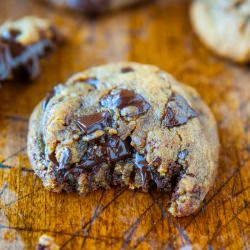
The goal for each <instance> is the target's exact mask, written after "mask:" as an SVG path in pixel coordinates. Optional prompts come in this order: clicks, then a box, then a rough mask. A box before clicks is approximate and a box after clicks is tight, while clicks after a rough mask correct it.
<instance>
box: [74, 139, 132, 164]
mask: <svg viewBox="0 0 250 250" xmlns="http://www.w3.org/2000/svg"><path fill="white" fill-rule="evenodd" d="M128 157H131V146H130V144H129V142H128V141H127V140H125V141H123V140H122V139H121V138H120V137H119V136H117V135H113V136H106V137H105V138H104V139H103V140H102V141H98V142H94V143H89V145H88V150H87V152H86V153H85V155H84V156H83V159H82V161H81V163H80V164H79V166H78V167H80V168H86V169H91V168H93V167H95V166H97V165H100V164H102V163H107V164H114V163H116V162H118V161H120V160H124V159H126V158H128Z"/></svg>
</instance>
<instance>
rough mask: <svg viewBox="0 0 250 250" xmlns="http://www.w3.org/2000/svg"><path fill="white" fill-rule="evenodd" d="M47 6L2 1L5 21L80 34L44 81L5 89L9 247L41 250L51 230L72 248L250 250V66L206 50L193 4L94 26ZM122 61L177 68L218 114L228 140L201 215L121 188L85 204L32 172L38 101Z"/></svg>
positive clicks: (3, 179) (161, 5)
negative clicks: (26, 19) (78, 75)
mask: <svg viewBox="0 0 250 250" xmlns="http://www.w3.org/2000/svg"><path fill="white" fill-rule="evenodd" d="M37 2H38V1H36V0H33V1H32V0H1V1H0V21H1V22H2V21H4V20H5V19H6V18H10V17H11V18H16V17H20V16H22V15H26V14H38V15H40V16H43V17H48V18H50V19H51V20H53V21H54V22H55V23H57V24H58V25H60V26H61V27H62V28H63V29H64V30H65V32H71V36H70V41H69V43H68V44H67V45H65V46H64V47H61V48H60V49H58V50H57V51H56V53H55V54H53V55H52V56H50V57H49V58H48V60H46V61H45V62H44V63H43V74H42V75H41V77H40V78H39V79H38V80H37V81H35V82H33V83H20V82H13V83H7V84H2V85H1V88H0V91H1V105H0V162H1V165H0V209H1V210H0V249H1V250H2V249H34V248H35V246H36V243H37V240H38V238H39V236H41V235H42V234H44V233H46V234H48V235H51V236H54V237H55V240H56V242H57V243H58V244H59V245H60V246H62V249H98V250H101V249H115V250H116V249H135V248H136V249H180V248H181V247H185V246H186V247H187V246H193V249H199V247H200V248H203V249H250V69H249V67H240V66H237V65H234V64H231V63H229V62H227V61H225V60H222V59H219V58H217V57H216V56H214V54H213V53H211V52H210V51H208V50H207V49H206V48H205V47H204V46H203V45H202V44H201V43H200V41H199V40H198V39H197V37H196V36H195V35H194V34H193V32H192V30H191V27H190V23H189V19H188V5H189V2H188V1H185V0H183V1H178V0H169V1H168V0H166V1H158V2H157V3H156V4H155V5H154V4H147V5H144V6H138V7H136V8H134V9H129V10H125V11H120V12H116V13H113V14H107V15H105V16H102V17H100V18H98V19H89V20H87V19H85V18H84V17H82V16H80V15H75V14H72V13H65V12H53V10H52V9H51V8H47V7H46V6H44V5H41V4H39V3H37ZM236 46H237V44H236ZM118 60H133V61H138V62H143V63H150V64H156V65H158V66H160V67H161V68H163V69H165V70H167V71H169V72H170V73H172V74H173V75H174V76H175V77H176V78H177V79H179V80H181V81H184V82H186V83H187V84H189V85H192V86H194V87H195V88H196V89H197V90H198V91H199V93H200V94H201V96H202V97H203V98H204V100H205V101H206V102H207V103H208V105H209V106H210V107H211V108H212V110H213V112H214V114H215V117H216V119H217V121H218V127H219V133H220V140H221V153H220V164H219V171H218V177H217V179H216V183H215V185H214V187H213V189H212V190H211V192H210V193H209V194H208V196H207V197H206V200H205V201H204V205H203V207H202V209H201V210H200V211H199V212H198V213H197V214H195V215H193V216H190V217H187V218H182V219H176V218H173V217H171V216H170V215H169V214H168V213H167V208H168V197H167V195H166V194H157V193H152V194H143V193H140V192H132V191H125V190H120V189H116V190H110V191H98V192H95V193H93V194H91V195H89V196H87V197H85V198H80V197H78V196H77V195H75V194H70V195H67V194H54V193H50V192H47V191H45V190H44V189H43V187H42V185H41V182H40V180H39V179H38V178H37V177H35V176H34V174H33V173H32V172H31V171H30V170H29V169H30V164H29V162H28V159H27V156H26V135H27V126H28V117H29V115H30V113H31V111H32V109H33V108H34V106H35V105H36V104H37V102H38V101H39V100H40V99H41V98H42V97H43V96H44V94H45V93H46V91H48V90H49V89H50V88H51V87H52V86H53V85H54V84H56V83H58V82H63V81H65V80H66V79H67V78H68V77H69V76H70V75H71V74H72V73H74V72H77V71H79V70H81V69H84V68H86V67H89V66H93V65H97V64H103V63H107V62H112V61H118ZM183 249H191V248H183Z"/></svg>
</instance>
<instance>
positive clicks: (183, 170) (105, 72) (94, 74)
mask: <svg viewBox="0 0 250 250" xmlns="http://www.w3.org/2000/svg"><path fill="white" fill-rule="evenodd" d="M218 154H219V140H218V134H217V126H216V122H215V119H214V117H213V115H212V113H211V111H210V109H209V108H208V107H207V105H206V104H205V103H204V102H203V100H202V99H201V97H200V96H199V95H198V94H197V92H196V91H195V90H194V89H193V88H191V87H188V86H186V85H184V84H182V83H180V82H178V81H177V80H175V79H174V78H173V77H172V76H171V75H169V74H168V73H166V72H164V71H162V70H161V69H159V68H158V67H155V66H150V65H143V64H138V63H126V62H124V63H114V64H107V65H104V66H99V67H94V68H90V69H88V70H86V71H83V72H80V73H78V74H75V75H73V76H72V77H71V78H70V79H69V80H68V81H67V82H66V83H65V84H60V85H57V86H55V87H54V88H53V90H51V91H50V92H49V93H48V94H47V96H46V97H45V98H44V100H42V101H41V102H40V103H39V104H38V105H37V107H36V108H35V109H34V111H33V114H32V115H31V117H30V123H29V133H28V155H29V159H30V162H31V164H32V167H33V169H34V171H35V174H36V175H37V176H38V177H39V178H40V179H41V180H42V182H43V185H44V186H45V188H46V189H48V190H50V191H54V192H61V191H63V190H64V191H66V192H78V193H79V194H80V195H87V194H88V193H90V192H93V191H95V190H97V189H99V188H104V189H108V188H111V187H114V186H119V187H126V188H130V189H140V190H142V191H144V192H148V191H149V190H151V189H157V190H158V191H159V192H167V193H169V194H170V195H171V197H172V198H171V202H170V208H169V211H170V212H171V213H172V214H173V215H174V216H178V217H181V216H187V215H190V214H192V213H194V212H195V211H197V209H199V207H200V205H201V203H202V201H203V199H204V198H205V196H206V194H207V192H208V191H209V189H210V188H211V187H212V185H213V183H214V179H215V176H216V172H217V162H218Z"/></svg>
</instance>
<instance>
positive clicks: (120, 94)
mask: <svg viewBox="0 0 250 250" xmlns="http://www.w3.org/2000/svg"><path fill="white" fill-rule="evenodd" d="M100 104H101V105H102V106H104V107H106V108H108V109H111V110H115V109H116V108H118V109H123V108H126V107H129V106H132V107H136V108H137V112H136V115H141V114H145V113H146V112H147V111H148V110H149V109H150V107H151V106H150V104H149V103H148V102H147V101H146V100H145V99H144V98H143V97H142V96H141V95H139V94H137V93H135V92H134V91H133V90H128V89H121V90H114V91H112V92H111V93H110V94H109V95H106V96H104V97H103V98H102V99H101V100H100Z"/></svg>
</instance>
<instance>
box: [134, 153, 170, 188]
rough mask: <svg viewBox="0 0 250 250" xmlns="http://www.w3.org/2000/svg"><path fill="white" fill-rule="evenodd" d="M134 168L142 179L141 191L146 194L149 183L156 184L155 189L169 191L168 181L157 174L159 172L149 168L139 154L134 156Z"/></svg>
mask: <svg viewBox="0 0 250 250" xmlns="http://www.w3.org/2000/svg"><path fill="white" fill-rule="evenodd" d="M135 167H136V168H137V169H139V174H140V176H141V179H142V190H143V191H145V192H147V191H148V190H149V188H150V183H151V184H152V183H153V184H156V187H157V189H166V190H169V182H168V180H167V179H166V178H165V177H164V176H161V175H160V174H159V172H158V171H157V170H156V169H154V168H153V167H150V166H149V165H148V163H147V161H146V159H145V158H144V157H143V156H141V155H140V154H138V153H136V154H135Z"/></svg>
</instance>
